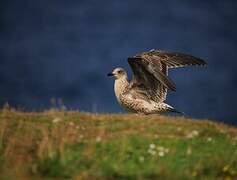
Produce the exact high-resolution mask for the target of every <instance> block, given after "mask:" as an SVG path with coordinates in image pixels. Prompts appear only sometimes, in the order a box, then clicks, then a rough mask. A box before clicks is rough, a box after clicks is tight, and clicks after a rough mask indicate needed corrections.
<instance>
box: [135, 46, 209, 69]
mask: <svg viewBox="0 0 237 180" xmlns="http://www.w3.org/2000/svg"><path fill="white" fill-rule="evenodd" d="M135 57H142V58H146V57H148V58H150V59H152V60H158V61H161V62H163V63H164V64H166V65H167V67H168V69H169V68H177V67H185V66H189V65H206V62H205V61H204V60H202V59H199V58H197V57H194V56H191V55H188V54H182V53H177V52H165V51H161V50H151V51H148V52H144V53H141V54H139V55H136V56H135Z"/></svg>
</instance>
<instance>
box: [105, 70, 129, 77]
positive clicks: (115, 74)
mask: <svg viewBox="0 0 237 180" xmlns="http://www.w3.org/2000/svg"><path fill="white" fill-rule="evenodd" d="M108 76H113V77H115V79H120V78H127V73H126V71H125V70H124V69H123V68H120V67H119V68H115V69H114V70H113V71H112V72H111V73H108Z"/></svg>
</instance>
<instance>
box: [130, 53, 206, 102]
mask: <svg viewBox="0 0 237 180" xmlns="http://www.w3.org/2000/svg"><path fill="white" fill-rule="evenodd" d="M128 63H129V65H130V66H131V68H132V70H133V73H134V76H133V79H132V81H131V84H130V88H131V89H132V90H134V91H136V92H139V93H140V94H143V96H146V97H147V98H148V99H152V100H154V101H156V102H162V101H164V100H165V99H166V95H167V89H169V90H172V91H175V90H176V87H175V84H174V83H173V82H172V81H171V80H170V79H169V78H168V69H169V68H176V67H184V66H188V65H205V64H206V63H205V61H203V60H201V59H198V58H196V57H193V56H190V55H186V54H181V53H169V52H163V51H160V50H151V51H149V52H144V53H141V54H138V55H136V56H134V57H132V58H128Z"/></svg>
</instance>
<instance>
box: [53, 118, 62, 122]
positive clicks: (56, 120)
mask: <svg viewBox="0 0 237 180" xmlns="http://www.w3.org/2000/svg"><path fill="white" fill-rule="evenodd" d="M60 121H61V118H58V117H56V118H54V119H53V123H58V122H60Z"/></svg>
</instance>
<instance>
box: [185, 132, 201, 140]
mask: <svg viewBox="0 0 237 180" xmlns="http://www.w3.org/2000/svg"><path fill="white" fill-rule="evenodd" d="M198 135H199V132H198V131H197V130H193V131H191V132H190V133H188V134H187V135H186V137H187V138H188V139H192V138H194V137H197V136H198Z"/></svg>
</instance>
